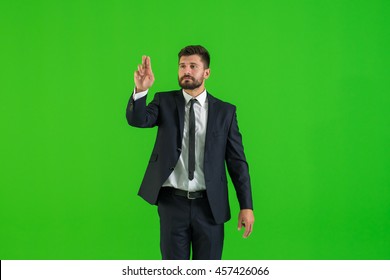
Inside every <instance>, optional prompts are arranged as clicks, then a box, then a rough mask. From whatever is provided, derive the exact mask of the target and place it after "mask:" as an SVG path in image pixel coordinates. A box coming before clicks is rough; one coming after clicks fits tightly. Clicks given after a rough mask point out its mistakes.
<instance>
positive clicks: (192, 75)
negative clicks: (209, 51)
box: [179, 54, 210, 90]
mask: <svg viewBox="0 0 390 280" xmlns="http://www.w3.org/2000/svg"><path fill="white" fill-rule="evenodd" d="M209 76H210V69H204V65H203V62H202V60H201V58H200V56H199V55H197V54H194V55H190V56H182V57H180V60H179V85H180V86H181V87H182V88H183V89H189V90H193V89H196V88H199V87H201V86H203V84H204V80H205V79H207V78H208V77H209Z"/></svg>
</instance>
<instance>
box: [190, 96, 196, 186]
mask: <svg viewBox="0 0 390 280" xmlns="http://www.w3.org/2000/svg"><path fill="white" fill-rule="evenodd" d="M190 102H191V106H190V115H189V129H188V136H189V137H188V179H190V180H192V179H194V172H195V112H194V103H195V102H196V99H191V101H190Z"/></svg>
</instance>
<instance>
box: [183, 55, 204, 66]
mask: <svg viewBox="0 0 390 280" xmlns="http://www.w3.org/2000/svg"><path fill="white" fill-rule="evenodd" d="M181 63H185V64H202V60H201V58H200V56H199V55H197V54H193V55H189V56H182V57H180V60H179V64H181Z"/></svg>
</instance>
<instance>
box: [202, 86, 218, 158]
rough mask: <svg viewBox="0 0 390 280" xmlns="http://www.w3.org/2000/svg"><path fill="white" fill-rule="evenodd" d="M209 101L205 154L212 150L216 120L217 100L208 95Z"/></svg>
mask: <svg viewBox="0 0 390 280" xmlns="http://www.w3.org/2000/svg"><path fill="white" fill-rule="evenodd" d="M207 100H208V103H209V105H208V106H209V108H208V116H207V128H206V141H205V153H206V152H207V151H208V150H209V149H210V148H211V147H210V145H211V140H212V139H213V138H212V133H213V131H214V124H215V118H216V104H215V103H216V102H217V100H216V99H215V98H214V97H213V96H212V95H211V94H209V93H207Z"/></svg>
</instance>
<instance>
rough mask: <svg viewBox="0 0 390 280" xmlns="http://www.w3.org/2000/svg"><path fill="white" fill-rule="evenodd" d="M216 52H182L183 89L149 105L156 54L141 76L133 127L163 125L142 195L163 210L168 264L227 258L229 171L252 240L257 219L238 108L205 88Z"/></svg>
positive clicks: (130, 111)
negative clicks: (225, 233) (172, 261)
mask: <svg viewBox="0 0 390 280" xmlns="http://www.w3.org/2000/svg"><path fill="white" fill-rule="evenodd" d="M209 65H210V55H209V53H208V51H207V50H206V49H205V48H204V47H202V46H187V47H185V48H183V49H182V50H181V51H180V52H179V70H178V81H179V85H180V87H181V89H180V90H175V91H168V92H159V93H156V94H155V95H154V98H153V101H152V102H150V103H149V104H148V105H146V98H147V94H148V90H149V88H150V87H151V86H152V85H153V83H154V75H153V71H152V65H151V60H150V57H148V56H143V57H142V64H141V65H139V66H138V69H137V70H136V71H135V72H134V83H135V89H134V92H133V94H132V96H131V97H130V100H129V103H128V105H127V110H126V117H127V121H128V123H129V124H130V125H131V126H135V127H140V128H148V127H154V126H158V131H157V137H156V142H155V145H154V148H153V151H152V153H151V156H150V159H149V164H148V166H147V169H146V173H145V176H144V178H143V181H142V183H141V187H140V189H139V192H138V194H139V195H140V196H141V197H142V198H144V199H145V200H146V201H147V202H149V203H150V204H155V205H157V206H158V208H157V209H158V214H159V217H160V249H161V254H162V258H163V259H171V260H172V259H190V258H191V254H192V259H203V260H207V259H221V256H222V249H223V240H224V223H225V222H226V221H228V220H229V219H230V217H231V216H230V207H229V201H228V189H227V185H228V184H227V177H226V168H225V166H226V167H227V170H228V173H229V175H230V178H231V180H232V182H233V185H234V188H235V191H236V194H237V198H238V202H239V205H240V212H239V215H238V229H239V230H241V228H242V227H244V228H245V231H244V234H243V237H244V238H247V237H248V236H249V235H250V234H251V232H252V229H253V223H254V215H253V204H252V192H251V184H250V177H249V170H248V164H247V162H246V159H245V155H244V148H243V145H242V138H241V134H240V132H239V129H238V126H237V119H236V107H235V106H233V105H231V104H229V103H226V102H223V101H221V100H219V99H217V98H215V97H213V96H212V95H211V94H210V93H209V92H208V91H207V90H206V88H205V81H206V80H207V79H208V78H209V76H210V67H209Z"/></svg>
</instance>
